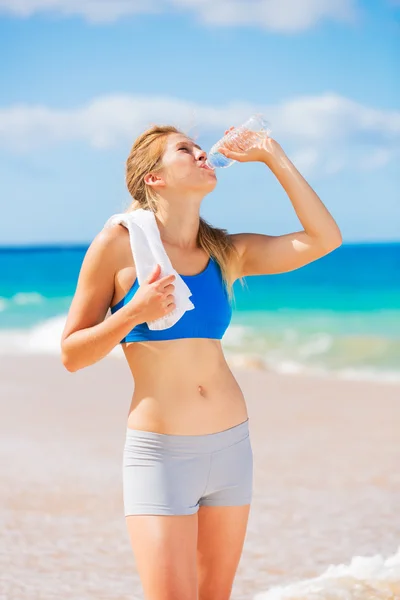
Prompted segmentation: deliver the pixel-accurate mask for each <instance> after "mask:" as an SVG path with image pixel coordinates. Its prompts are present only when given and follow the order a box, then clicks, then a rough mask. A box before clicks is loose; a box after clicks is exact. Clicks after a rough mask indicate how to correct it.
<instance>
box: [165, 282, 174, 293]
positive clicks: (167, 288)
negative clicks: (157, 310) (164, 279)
mask: <svg viewBox="0 0 400 600" xmlns="http://www.w3.org/2000/svg"><path fill="white" fill-rule="evenodd" d="M173 291H175V286H174V285H172V283H170V284H169V285H166V286H165V288H164V293H165V294H171V293H172V292H173Z"/></svg>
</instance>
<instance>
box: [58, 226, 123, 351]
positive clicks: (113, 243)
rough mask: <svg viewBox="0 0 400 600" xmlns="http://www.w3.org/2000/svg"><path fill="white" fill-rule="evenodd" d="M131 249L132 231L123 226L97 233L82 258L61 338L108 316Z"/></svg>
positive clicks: (107, 228) (109, 227)
mask: <svg viewBox="0 0 400 600" xmlns="http://www.w3.org/2000/svg"><path fill="white" fill-rule="evenodd" d="M128 251H129V233H128V232H127V230H126V229H125V227H124V226H122V225H112V226H107V227H104V228H103V229H102V230H101V231H99V232H98V233H97V235H96V236H95V237H94V239H93V241H92V242H91V244H90V246H89V248H88V249H87V251H86V254H85V256H84V259H83V261H82V265H81V268H80V271H79V276H78V281H77V286H76V290H75V294H74V297H73V299H72V302H71V306H70V309H69V312H68V317H67V321H66V324H65V328H64V332H63V335H62V339H65V338H66V337H67V336H68V335H70V334H71V333H72V332H74V331H77V330H78V329H84V328H86V327H91V326H93V325H96V324H97V323H100V322H101V321H102V320H103V319H104V318H105V316H106V314H107V311H108V308H109V306H110V303H111V301H112V299H113V296H114V293H115V280H116V277H117V276H118V274H119V272H120V271H121V269H123V267H124V266H126V261H127V260H128Z"/></svg>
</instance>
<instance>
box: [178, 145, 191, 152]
mask: <svg viewBox="0 0 400 600" xmlns="http://www.w3.org/2000/svg"><path fill="white" fill-rule="evenodd" d="M179 150H187V151H188V152H189V148H187V147H186V146H182V148H179Z"/></svg>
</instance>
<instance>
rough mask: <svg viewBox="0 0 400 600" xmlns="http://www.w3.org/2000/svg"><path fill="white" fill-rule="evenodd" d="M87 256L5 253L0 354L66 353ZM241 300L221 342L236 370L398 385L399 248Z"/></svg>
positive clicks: (345, 254)
mask: <svg viewBox="0 0 400 600" xmlns="http://www.w3.org/2000/svg"><path fill="white" fill-rule="evenodd" d="M86 250H87V246H66V245H62V246H61V245H60V246H43V247H40V246H36V247H10V248H5V247H3V248H0V273H1V276H0V354H29V353H34V354H40V353H45V354H48V353H50V354H54V353H58V352H59V340H60V335H61V331H62V329H63V326H64V322H65V317H66V314H67V311H68V308H69V305H70V302H71V299H72V296H73V294H74V291H75V286H76V282H77V277H78V274H79V269H80V266H81V263H82V260H83V258H84V255H85V252H86ZM234 291H235V302H234V307H233V317H232V323H231V325H230V327H229V329H228V330H227V332H226V334H225V336H224V338H223V347H224V350H225V353H226V355H227V357H228V359H229V360H230V361H231V362H232V363H233V364H234V365H238V366H239V365H242V366H250V367H255V368H262V369H267V370H272V371H275V372H279V373H286V374H290V373H295V374H301V373H305V374H314V375H316V376H324V375H328V374H329V375H335V376H337V377H340V378H346V379H364V380H365V379H370V380H371V379H372V380H380V381H384V382H387V383H391V382H398V381H400V243H382V244H347V245H346V244H344V245H342V246H341V247H340V248H338V249H337V250H335V251H334V252H332V253H331V254H329V255H327V256H325V257H323V258H322V259H320V260H317V261H315V262H314V263H312V264H310V265H307V266H305V267H303V268H301V269H298V270H296V271H293V272H290V273H284V274H279V275H266V276H256V277H247V278H245V287H243V288H242V286H241V285H240V283H239V282H236V283H235V286H234ZM117 351H118V350H117V349H116V352H117Z"/></svg>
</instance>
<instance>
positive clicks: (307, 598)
mask: <svg viewBox="0 0 400 600" xmlns="http://www.w3.org/2000/svg"><path fill="white" fill-rule="evenodd" d="M399 599H400V547H399V549H398V551H397V553H396V554H394V555H393V556H391V557H389V558H387V559H386V560H385V559H384V558H383V557H382V556H381V555H379V554H377V555H376V556H372V557H361V556H356V557H354V558H353V559H352V561H351V563H350V565H338V566H333V565H331V566H330V567H329V568H328V569H327V571H325V573H323V574H322V575H320V576H319V577H316V578H314V579H307V580H304V581H299V582H296V583H293V584H291V585H288V586H284V587H280V586H278V587H273V588H272V589H271V590H270V591H268V592H265V593H261V594H256V596H254V598H253V600H399Z"/></svg>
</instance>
